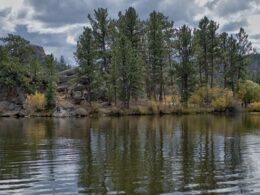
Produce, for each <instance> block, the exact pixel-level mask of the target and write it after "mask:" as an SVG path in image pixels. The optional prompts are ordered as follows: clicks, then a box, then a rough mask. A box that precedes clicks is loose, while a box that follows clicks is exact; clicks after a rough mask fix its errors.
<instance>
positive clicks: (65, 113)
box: [52, 108, 70, 118]
mask: <svg viewBox="0 0 260 195" xmlns="http://www.w3.org/2000/svg"><path fill="white" fill-rule="evenodd" d="M52 116H53V117H57V118H64V117H69V116H70V114H69V112H68V111H66V110H64V109H63V108H60V109H59V110H58V109H56V110H55V112H54V113H53V114H52Z"/></svg>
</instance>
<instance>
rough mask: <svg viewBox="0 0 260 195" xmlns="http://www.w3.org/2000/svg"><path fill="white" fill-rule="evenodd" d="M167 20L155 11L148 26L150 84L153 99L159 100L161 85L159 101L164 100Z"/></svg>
mask: <svg viewBox="0 0 260 195" xmlns="http://www.w3.org/2000/svg"><path fill="white" fill-rule="evenodd" d="M166 20H167V18H166V17H165V16H164V15H163V14H162V13H159V12H155V11H153V12H152V13H151V14H150V18H149V20H148V24H147V28H148V29H147V33H148V50H149V67H148V68H147V70H148V82H149V83H150V84H149V85H150V87H149V88H150V91H151V93H152V96H153V98H154V99H155V100H156V99H157V84H159V100H160V101H162V100H163V88H164V84H165V79H164V78H165V67H166V45H165V36H164V30H165V28H164V27H165V26H164V24H165V21H166Z"/></svg>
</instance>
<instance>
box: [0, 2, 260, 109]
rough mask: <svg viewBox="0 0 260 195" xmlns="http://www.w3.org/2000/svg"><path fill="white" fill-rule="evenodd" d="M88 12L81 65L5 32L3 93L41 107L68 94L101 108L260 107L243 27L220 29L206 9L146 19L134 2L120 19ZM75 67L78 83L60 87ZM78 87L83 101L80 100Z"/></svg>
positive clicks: (0, 55)
mask: <svg viewBox="0 0 260 195" xmlns="http://www.w3.org/2000/svg"><path fill="white" fill-rule="evenodd" d="M87 19H88V20H87V22H88V23H89V25H88V26H86V27H84V29H83V32H82V34H81V35H80V36H79V38H78V42H77V46H76V50H75V53H74V56H75V59H76V62H77V64H78V65H77V66H76V67H71V66H69V65H68V64H66V62H65V60H64V57H61V59H60V60H56V59H55V58H54V56H53V55H52V54H51V55H43V54H42V52H39V48H38V49H37V46H34V45H32V44H31V43H30V42H29V41H27V40H25V39H24V38H22V37H20V36H19V35H13V34H9V35H8V36H7V37H3V38H1V39H0V41H1V44H0V87H1V89H2V92H1V100H10V99H12V98H13V97H18V96H20V94H21V91H22V93H23V94H24V96H25V98H24V100H23V101H21V103H20V102H19V103H17V102H16V104H22V105H23V107H26V108H27V107H29V108H30V109H29V110H33V111H37V112H38V111H43V110H45V111H46V110H53V109H54V108H55V107H57V106H60V105H61V103H60V102H62V101H65V99H66V101H70V102H71V103H72V104H78V105H81V106H82V107H84V108H86V109H91V110H93V109H95V110H97V112H98V110H99V111H100V110H102V107H104V106H102V105H106V106H107V107H109V108H110V109H111V112H115V113H117V112H119V110H120V109H126V110H127V109H132V113H136V114H137V113H149V112H148V110H149V111H150V112H153V111H154V110H156V111H154V112H159V113H171V112H178V111H180V110H182V111H183V110H185V109H190V110H198V109H200V110H203V111H205V110H211V111H212V110H214V111H221V112H222V111H234V110H240V109H242V108H246V109H249V110H250V111H260V86H259V84H258V83H259V80H260V79H259V76H258V75H259V74H258V73H259V67H257V68H256V69H255V70H254V71H253V70H252V71H248V70H250V66H251V65H252V64H254V62H256V61H257V60H258V58H259V56H258V54H256V51H255V49H254V48H253V46H252V43H251V42H250V40H249V36H248V34H247V33H246V32H245V30H244V29H243V28H242V27H241V28H240V29H239V30H238V32H236V33H233V34H228V33H227V32H221V30H220V29H221V28H220V25H219V24H218V22H217V21H214V20H211V19H209V18H207V17H206V16H205V17H203V18H202V19H201V20H200V21H199V22H198V25H197V26H196V27H195V28H194V27H190V26H188V25H185V24H184V25H182V26H178V27H176V26H175V25H174V21H172V20H170V19H169V18H168V17H167V16H165V15H164V14H163V13H160V12H157V11H153V12H151V13H150V15H149V16H147V19H146V20H141V19H140V18H139V16H138V13H137V12H136V10H135V9H134V8H133V7H129V8H128V9H127V10H125V11H122V12H119V13H118V18H117V19H114V18H111V17H110V16H109V13H108V10H107V9H104V8H98V9H96V10H94V12H93V14H89V15H88V16H87ZM70 69H74V70H76V71H75V76H74V77H73V78H74V79H72V80H71V82H70V83H71V86H70V87H68V88H67V89H66V90H64V91H63V92H59V91H57V88H58V87H59V84H58V83H59V74H60V73H61V72H62V71H68V70H70ZM79 86H80V90H78V89H77V88H78V87H79ZM77 92H80V101H79V102H78V101H77V102H75V101H74V100H75V98H74V93H77ZM77 94H78V93H77ZM104 103H106V104H104ZM145 109H147V110H145ZM27 110H28V109H27ZM123 112H124V111H123Z"/></svg>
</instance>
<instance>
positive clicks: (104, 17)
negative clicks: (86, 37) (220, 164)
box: [88, 8, 111, 72]
mask: <svg viewBox="0 0 260 195" xmlns="http://www.w3.org/2000/svg"><path fill="white" fill-rule="evenodd" d="M88 18H89V20H90V23H91V26H92V30H93V35H94V38H95V42H96V46H97V49H98V51H99V52H98V53H97V55H98V56H97V57H99V58H101V59H102V66H101V69H102V70H101V71H102V72H108V71H109V68H108V64H109V50H108V48H109V47H110V21H111V20H110V19H109V18H108V12H107V9H104V8H98V9H97V10H94V16H93V17H92V16H91V15H88Z"/></svg>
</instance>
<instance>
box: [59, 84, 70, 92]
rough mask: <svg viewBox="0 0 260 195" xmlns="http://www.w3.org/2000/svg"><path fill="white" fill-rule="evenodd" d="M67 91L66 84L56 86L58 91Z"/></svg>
mask: <svg viewBox="0 0 260 195" xmlns="http://www.w3.org/2000/svg"><path fill="white" fill-rule="evenodd" d="M68 91H69V86H68V85H60V86H58V87H57V92H59V93H62V92H68Z"/></svg>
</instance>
